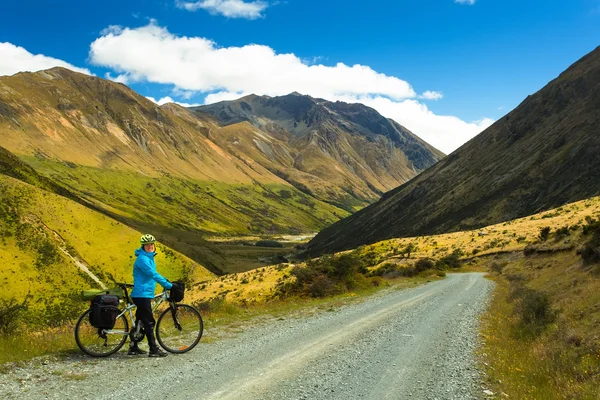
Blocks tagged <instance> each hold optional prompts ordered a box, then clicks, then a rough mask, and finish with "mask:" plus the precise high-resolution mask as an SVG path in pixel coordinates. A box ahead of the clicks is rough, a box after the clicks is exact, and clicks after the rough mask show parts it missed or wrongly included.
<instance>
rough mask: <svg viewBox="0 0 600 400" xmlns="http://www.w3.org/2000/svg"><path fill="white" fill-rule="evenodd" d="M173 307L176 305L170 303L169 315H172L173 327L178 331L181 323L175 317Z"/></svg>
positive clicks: (175, 311)
mask: <svg viewBox="0 0 600 400" xmlns="http://www.w3.org/2000/svg"><path fill="white" fill-rule="evenodd" d="M175 307H176V306H175V305H174V304H171V316H172V317H173V323H175V328H177V330H178V331H181V324H180V323H179V320H178V319H177V310H176V308H175Z"/></svg>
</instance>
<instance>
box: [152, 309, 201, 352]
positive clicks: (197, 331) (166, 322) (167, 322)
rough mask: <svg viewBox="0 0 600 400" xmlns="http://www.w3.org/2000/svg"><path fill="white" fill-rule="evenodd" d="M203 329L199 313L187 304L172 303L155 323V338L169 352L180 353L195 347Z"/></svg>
mask: <svg viewBox="0 0 600 400" xmlns="http://www.w3.org/2000/svg"><path fill="white" fill-rule="evenodd" d="M203 331H204V323H203V322H202V317H201V316H200V313H199V312H198V310H196V309H195V308H194V307H192V306H189V305H187V304H172V305H171V307H169V308H167V309H166V310H165V311H163V313H162V314H161V315H160V317H158V322H157V323H156V339H157V340H158V343H160V345H161V346H162V347H163V348H164V349H165V350H167V351H169V352H171V353H178V354H181V353H185V352H187V351H190V350H191V349H193V348H194V347H196V345H197V344H198V342H199V341H200V338H201V337H202V332H203Z"/></svg>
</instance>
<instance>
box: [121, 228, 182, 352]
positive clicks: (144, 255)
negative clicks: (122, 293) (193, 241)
mask: <svg viewBox="0 0 600 400" xmlns="http://www.w3.org/2000/svg"><path fill="white" fill-rule="evenodd" d="M155 242H156V239H155V238H154V236H152V235H149V234H146V235H143V236H142V238H141V239H140V243H141V247H140V248H139V249H137V250H135V255H136V257H137V258H136V260H135V263H134V264H133V290H132V291H131V300H133V303H134V304H135V305H136V306H137V311H136V314H135V317H136V320H137V321H136V324H139V323H140V322H141V323H142V325H143V327H144V331H145V333H146V338H147V339H148V346H149V347H150V352H149V354H148V357H165V356H166V355H167V353H166V352H164V351H163V350H162V349H160V348H159V347H158V345H157V344H156V339H155V337H154V326H155V325H156V321H155V319H154V315H153V314H152V303H151V301H152V299H153V298H154V292H155V291H156V283H159V284H160V285H161V286H162V287H163V288H165V289H167V290H168V289H171V288H172V287H173V284H172V283H171V282H169V281H168V280H167V279H165V278H164V277H163V276H162V275H161V274H159V273H158V272H157V271H156V263H155V262H154V257H155V256H156V246H155ZM145 353H146V352H145V351H143V350H142V349H140V348H139V347H138V343H137V342H136V341H133V340H132V341H131V343H130V346H129V351H128V352H127V354H128V355H136V354H145Z"/></svg>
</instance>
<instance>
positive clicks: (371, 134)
mask: <svg viewBox="0 0 600 400" xmlns="http://www.w3.org/2000/svg"><path fill="white" fill-rule="evenodd" d="M190 110H191V111H193V112H194V113H195V114H196V115H199V116H205V115H207V114H209V115H211V116H213V117H215V118H217V119H218V120H219V121H220V122H221V123H222V124H224V126H225V127H224V128H223V129H222V130H220V131H219V136H218V137H212V136H211V139H213V140H215V142H217V143H218V144H219V145H220V146H221V147H223V148H225V149H227V151H228V152H230V153H231V154H235V155H237V156H239V157H244V158H248V159H251V160H254V161H255V162H257V163H258V164H260V165H261V166H263V167H265V168H266V169H268V170H269V171H271V172H273V173H274V174H276V175H277V176H280V177H282V178H283V179H285V180H286V181H288V182H290V183H291V184H293V185H294V186H295V187H296V188H298V189H299V190H301V191H303V192H304V193H307V194H310V195H313V196H314V197H316V198H318V199H320V200H322V201H325V202H328V203H331V204H334V205H336V206H337V207H340V208H343V209H345V210H347V211H350V212H353V211H356V210H358V209H360V208H362V207H364V206H365V205H368V204H370V203H372V202H374V201H376V200H377V199H379V197H380V196H381V194H383V193H384V192H386V191H388V190H390V189H392V188H394V187H397V186H398V185H400V184H402V183H404V182H406V181H408V180H410V179H412V178H413V177H415V176H416V175H417V174H419V173H420V172H422V171H423V170H425V169H427V168H429V167H430V166H432V165H433V164H435V163H436V162H437V161H439V160H440V159H441V158H442V157H443V156H444V155H443V154H442V153H441V152H440V151H438V150H436V149H435V148H433V147H432V146H430V145H429V144H427V143H425V142H424V141H423V140H421V139H420V138H418V137H417V136H415V135H414V134H413V133H412V132H410V131H409V130H407V129H406V128H404V127H403V126H401V125H400V124H398V123H396V122H394V121H393V120H391V119H387V118H384V117H383V116H381V115H380V114H379V113H378V112H377V111H375V110H374V109H372V108H370V107H366V106H364V105H362V104H348V103H344V102H339V101H338V102H331V101H327V100H323V99H315V98H312V97H310V96H303V95H300V94H298V93H292V94H290V95H287V96H280V97H268V96H256V95H249V96H246V97H243V98H241V99H239V100H235V101H224V102H220V103H216V104H211V105H207V106H201V107H193V108H190Z"/></svg>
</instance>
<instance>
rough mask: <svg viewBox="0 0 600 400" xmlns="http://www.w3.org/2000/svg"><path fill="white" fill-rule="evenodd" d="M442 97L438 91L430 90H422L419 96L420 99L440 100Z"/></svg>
mask: <svg viewBox="0 0 600 400" xmlns="http://www.w3.org/2000/svg"><path fill="white" fill-rule="evenodd" d="M442 97H444V95H443V94H441V93H440V92H434V91H431V90H428V91H426V92H423V94H422V95H420V96H419V98H420V99H425V100H440V99H441V98H442Z"/></svg>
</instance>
